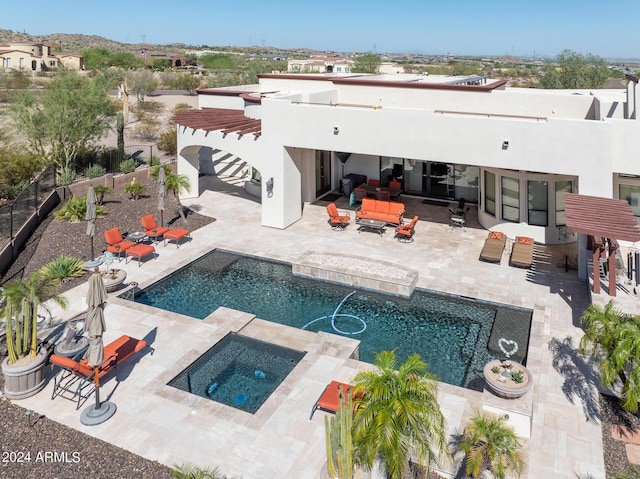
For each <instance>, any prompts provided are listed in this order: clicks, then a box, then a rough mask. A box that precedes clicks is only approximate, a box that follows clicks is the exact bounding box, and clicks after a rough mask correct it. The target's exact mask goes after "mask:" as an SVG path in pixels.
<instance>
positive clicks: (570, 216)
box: [564, 193, 640, 296]
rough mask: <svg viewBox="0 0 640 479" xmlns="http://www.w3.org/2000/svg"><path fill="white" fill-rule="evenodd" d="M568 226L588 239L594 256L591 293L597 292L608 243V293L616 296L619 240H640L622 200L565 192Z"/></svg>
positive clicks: (628, 207)
mask: <svg viewBox="0 0 640 479" xmlns="http://www.w3.org/2000/svg"><path fill="white" fill-rule="evenodd" d="M564 201H565V213H566V220H567V221H566V222H567V228H569V229H571V230H572V231H574V232H576V233H582V234H585V235H587V237H589V238H590V239H591V245H592V257H593V292H594V293H600V281H599V275H600V274H599V268H600V258H601V257H602V256H603V255H604V254H605V248H606V244H607V243H608V245H609V258H608V269H609V295H610V296H615V295H616V250H617V249H618V247H619V244H618V240H624V241H631V242H636V241H640V226H638V222H637V221H636V218H635V216H633V212H632V211H631V206H630V205H629V203H627V202H626V201H625V200H615V199H611V198H601V197H599V196H588V195H579V194H576V193H567V194H566V195H565V200H564Z"/></svg>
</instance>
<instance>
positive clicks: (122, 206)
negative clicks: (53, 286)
mask: <svg viewBox="0 0 640 479" xmlns="http://www.w3.org/2000/svg"><path fill="white" fill-rule="evenodd" d="M145 182H146V184H147V192H148V194H147V195H146V196H144V197H142V198H140V199H139V200H137V201H132V200H130V199H128V197H127V195H125V194H124V193H123V192H121V191H116V192H114V194H112V195H108V196H107V197H106V198H105V202H104V207H105V210H106V215H105V217H104V218H103V219H100V220H98V221H97V224H96V228H97V233H96V237H95V239H94V248H95V254H96V255H98V254H100V252H101V250H102V248H103V247H104V241H103V240H102V237H103V236H102V234H103V232H104V231H105V230H106V229H108V228H111V227H113V226H119V227H120V228H121V230H122V231H123V233H124V232H128V231H136V230H139V229H140V223H139V222H140V218H141V217H142V216H144V215H146V214H150V213H153V214H155V215H156V218H157V219H158V216H157V215H158V211H157V209H156V198H155V195H154V194H153V193H152V192H154V191H155V187H154V185H153V184H152V183H151V182H150V180H146V181H145ZM165 202H166V210H165V213H164V217H165V222H167V223H170V224H171V225H173V226H177V227H184V228H186V229H189V230H191V231H193V230H196V229H198V228H200V227H202V226H205V225H206V224H209V223H211V222H212V221H215V219H214V218H208V217H205V216H201V215H199V214H197V213H194V212H190V211H188V212H187V213H188V214H187V223H186V224H185V223H184V222H183V220H182V219H181V218H180V216H179V214H178V204H177V201H176V200H175V198H174V197H173V196H171V195H168V196H167V197H166V200H165ZM85 228H86V223H84V222H81V223H77V224H72V223H68V222H63V221H60V220H56V219H53V216H51V217H50V218H48V219H47V220H45V221H44V222H43V223H42V224H41V225H40V226H39V227H38V229H37V230H36V231H35V233H34V234H33V235H32V237H31V239H30V240H29V242H28V244H27V245H26V246H25V249H24V251H22V252H21V254H20V256H19V258H18V259H17V260H16V262H15V263H14V264H13V266H12V267H11V268H10V270H9V271H8V272H7V274H5V275H4V277H3V278H2V279H1V280H0V283H2V282H4V281H6V280H7V279H8V278H11V277H13V276H18V277H19V276H21V275H23V276H24V277H26V276H27V275H28V274H30V273H31V272H33V271H36V270H38V269H39V268H41V267H42V266H43V265H45V264H46V263H48V262H50V261H53V260H54V259H55V258H56V257H58V255H60V254H61V253H64V254H65V255H68V256H75V257H79V258H82V259H83V260H87V259H89V256H90V243H89V239H88V238H87V237H86V235H85ZM86 280H87V277H86V276H84V277H81V278H78V279H75V280H72V281H69V282H67V283H64V285H63V291H66V290H69V289H71V288H73V287H74V286H76V285H78V284H80V283H82V282H84V281H86ZM3 349H4V348H3V347H1V346H0V360H1V359H3V357H2V352H3ZM3 387H4V379H3V376H2V375H0V389H1V388H3ZM600 408H601V413H602V415H601V422H602V438H603V446H604V451H605V454H604V460H605V466H606V472H607V478H608V479H613V478H615V477H616V476H617V475H619V474H622V473H623V472H626V473H629V472H630V471H631V466H630V464H629V463H628V461H627V458H626V453H625V448H624V444H623V443H622V442H620V441H616V440H614V439H613V438H612V437H611V426H612V425H613V424H622V425H627V426H629V425H633V426H635V427H638V428H640V418H639V417H638V416H637V415H632V414H629V413H625V412H623V411H621V409H620V407H619V405H618V403H617V401H616V400H615V399H612V398H610V397H608V396H602V395H601V396H600ZM0 418H1V422H2V426H1V427H2V434H1V439H0V443H1V449H0V453H1V454H2V457H1V458H0V460H1V461H2V463H1V464H0V478H4V477H7V478H38V479H48V478H65V479H76V478H77V479H81V478H82V479H84V478H87V477H90V478H94V479H102V478H105V479H107V478H108V479H112V478H133V477H136V478H154V479H155V478H158V479H162V478H169V477H172V475H171V469H170V468H168V467H166V466H163V465H161V464H159V463H157V462H153V461H149V460H146V459H144V458H142V457H140V456H137V455H135V454H133V453H130V452H128V451H126V450H124V449H121V448H119V447H116V446H113V445H111V444H109V443H106V442H104V441H101V440H99V439H96V438H93V437H91V436H88V435H85V434H83V433H80V432H78V431H76V430H74V429H71V428H68V427H66V426H64V425H61V424H58V423H56V422H54V421H52V420H50V419H48V418H46V417H44V416H37V415H36V414H34V415H32V416H31V417H30V418H29V416H27V415H26V411H25V410H24V409H23V408H21V407H19V406H17V405H14V404H12V403H11V402H9V401H7V400H5V399H0ZM29 419H30V420H31V421H30V422H31V424H29ZM10 453H24V454H27V453H30V461H27V462H23V463H18V462H16V461H15V460H14V459H16V458H15V457H14V456H11V455H9V456H8V454H10ZM45 453H58V456H54V457H53V459H55V460H52V459H51V457H49V460H45V459H46V456H45ZM60 453H66V457H65V455H64V454H62V455H61V454H60ZM105 458H109V459H108V460H106V459H105ZM61 461H62V462H61ZM430 477H432V478H434V477H436V478H437V477H438V476H437V475H434V474H431V475H430Z"/></svg>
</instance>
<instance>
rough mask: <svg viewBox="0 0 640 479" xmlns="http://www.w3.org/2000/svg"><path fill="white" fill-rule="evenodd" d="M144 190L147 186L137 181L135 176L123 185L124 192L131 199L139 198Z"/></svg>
mask: <svg viewBox="0 0 640 479" xmlns="http://www.w3.org/2000/svg"><path fill="white" fill-rule="evenodd" d="M145 191H147V187H146V186H145V185H143V184H142V183H137V182H136V179H135V178H134V179H132V180H131V183H129V184H128V185H126V186H125V187H124V192H125V193H126V194H128V195H129V197H130V198H131V199H132V200H137V199H138V198H140V197H141V196H142V195H143V194H144V192H145Z"/></svg>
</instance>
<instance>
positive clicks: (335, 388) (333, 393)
mask: <svg viewBox="0 0 640 479" xmlns="http://www.w3.org/2000/svg"><path fill="white" fill-rule="evenodd" d="M340 386H342V388H341V389H342V394H343V398H345V396H344V395H346V394H347V392H348V391H349V389H353V386H352V385H351V384H347V383H341V382H339V381H331V382H330V383H329V384H328V385H327V387H326V388H324V391H322V394H321V395H320V397H319V398H318V400H317V401H316V403H315V404H314V405H313V408H312V409H311V415H310V416H309V419H313V414H314V413H315V412H316V409H322V410H323V411H327V412H330V413H333V414H335V413H336V411H337V410H338V409H339V408H340ZM343 400H344V399H343Z"/></svg>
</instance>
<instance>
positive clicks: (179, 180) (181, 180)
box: [165, 173, 191, 223]
mask: <svg viewBox="0 0 640 479" xmlns="http://www.w3.org/2000/svg"><path fill="white" fill-rule="evenodd" d="M165 185H166V186H165V188H166V189H167V191H171V192H173V196H174V197H175V198H176V201H177V202H178V208H179V212H180V216H181V217H182V219H183V220H184V222H185V223H186V222H187V218H186V216H185V215H184V208H183V207H182V203H180V193H182V192H183V191H190V190H191V183H190V182H189V177H188V176H187V175H179V174H177V173H176V174H175V175H168V176H167V180H166V183H165Z"/></svg>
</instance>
